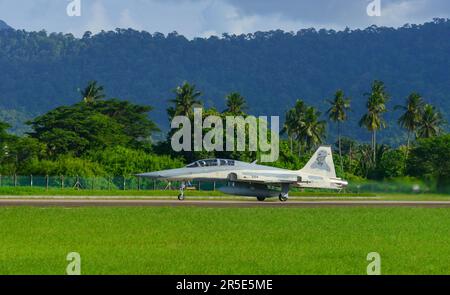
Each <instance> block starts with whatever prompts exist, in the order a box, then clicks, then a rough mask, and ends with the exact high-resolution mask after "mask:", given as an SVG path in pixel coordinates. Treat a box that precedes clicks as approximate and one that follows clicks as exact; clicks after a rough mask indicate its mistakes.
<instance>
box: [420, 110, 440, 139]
mask: <svg viewBox="0 0 450 295" xmlns="http://www.w3.org/2000/svg"><path fill="white" fill-rule="evenodd" d="M444 124H445V121H444V118H443V117H442V114H441V113H440V112H439V111H437V110H436V108H435V107H433V106H432V105H429V104H426V105H425V107H424V108H423V115H422V119H421V120H420V124H419V126H418V129H417V136H418V137H419V138H430V137H435V136H438V135H439V134H441V132H442V125H444Z"/></svg>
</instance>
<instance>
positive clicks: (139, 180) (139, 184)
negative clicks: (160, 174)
mask: <svg viewBox="0 0 450 295" xmlns="http://www.w3.org/2000/svg"><path fill="white" fill-rule="evenodd" d="M137 179H138V191H140V190H141V177H140V176H138V177H137Z"/></svg>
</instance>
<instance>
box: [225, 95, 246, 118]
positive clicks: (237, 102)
mask: <svg viewBox="0 0 450 295" xmlns="http://www.w3.org/2000/svg"><path fill="white" fill-rule="evenodd" d="M226 101H227V109H226V110H225V112H226V113H230V114H232V115H235V116H240V115H243V114H244V110H245V109H246V108H247V106H246V102H245V98H244V97H242V95H240V94H239V93H237V92H232V93H230V94H229V95H227V97H226Z"/></svg>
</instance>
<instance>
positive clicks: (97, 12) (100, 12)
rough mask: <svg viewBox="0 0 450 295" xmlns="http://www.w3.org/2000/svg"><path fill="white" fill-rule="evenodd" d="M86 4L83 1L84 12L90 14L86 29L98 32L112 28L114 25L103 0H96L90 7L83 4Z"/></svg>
mask: <svg viewBox="0 0 450 295" xmlns="http://www.w3.org/2000/svg"><path fill="white" fill-rule="evenodd" d="M84 4H85V2H82V13H83V14H87V15H88V22H87V24H86V25H85V26H84V30H85V31H91V32H93V33H98V32H100V31H101V30H106V29H110V28H111V26H112V25H111V23H110V22H109V19H108V15H107V11H106V9H105V7H104V6H103V3H102V1H101V0H95V1H94V3H93V4H92V5H91V6H90V7H86V6H83V5H84Z"/></svg>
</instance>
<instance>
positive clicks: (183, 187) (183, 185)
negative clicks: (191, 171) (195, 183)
mask: <svg viewBox="0 0 450 295" xmlns="http://www.w3.org/2000/svg"><path fill="white" fill-rule="evenodd" d="M185 188H186V184H185V183H184V181H183V182H182V183H181V186H180V193H179V194H178V200H179V201H183V200H184V189H185Z"/></svg>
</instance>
